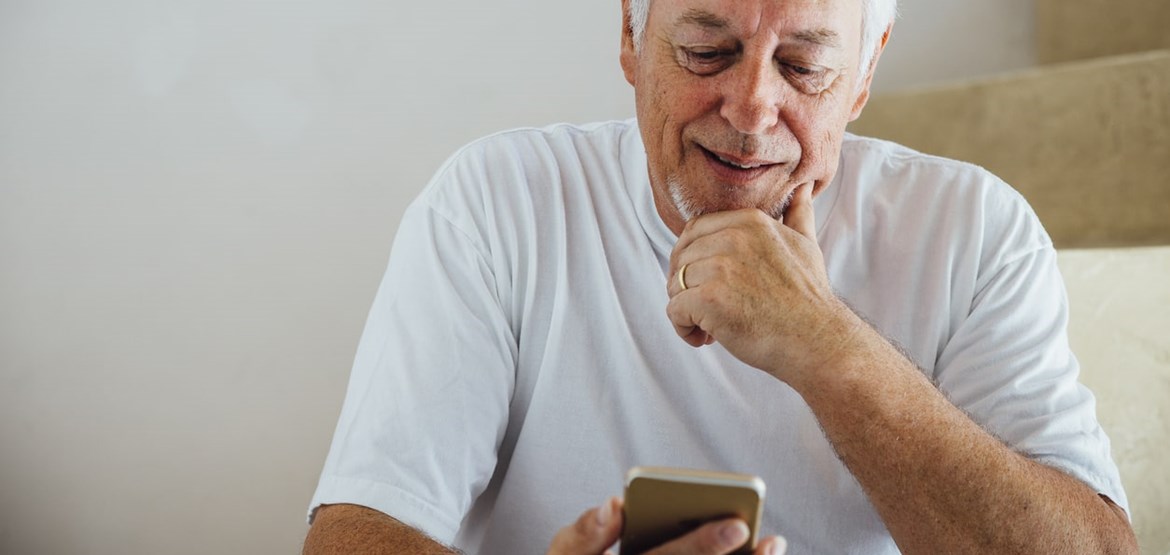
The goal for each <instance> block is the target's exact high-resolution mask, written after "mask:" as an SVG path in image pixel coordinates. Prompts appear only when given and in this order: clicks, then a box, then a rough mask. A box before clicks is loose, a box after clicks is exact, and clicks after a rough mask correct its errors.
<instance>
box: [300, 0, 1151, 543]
mask: <svg viewBox="0 0 1170 555" xmlns="http://www.w3.org/2000/svg"><path fill="white" fill-rule="evenodd" d="M894 4H895V2H894V1H893V0H656V1H654V2H650V1H649V0H625V1H624V2H623V13H624V14H625V17H624V32H623V37H622V45H621V65H622V68H623V70H624V71H625V76H626V79H627V80H628V81H629V82H630V83H631V84H632V85H633V86H634V89H635V93H636V99H637V122H636V124H635V123H633V122H611V123H604V124H596V125H590V126H584V127H574V126H564V125H563V126H553V127H549V128H546V129H541V130H521V131H512V132H508V133H503V134H499V135H495V136H492V137H489V138H487V139H484V140H481V141H478V142H476V143H473V144H472V145H470V146H468V147H466V148H464V149H463V150H461V151H460V152H459V153H457V154H456V155H455V156H454V157H453V158H452V159H451V160H450V161H448V162H447V164H446V165H445V166H444V167H443V168H442V169H441V170H440V171H439V172H438V174H437V175H436V176H435V178H434V180H433V181H432V183H431V184H430V185H429V186H428V187H427V189H426V190H425V191H424V192H423V193H422V195H421V196H420V197H419V199H418V200H417V201H416V202H415V203H414V204H413V205H412V206H411V208H410V209H409V210H408V211H407V213H406V215H405V217H404V219H403V222H402V225H401V228H400V230H399V232H398V235H397V237H396V239H395V245H394V250H393V254H392V256H391V261H390V265H389V269H388V270H387V273H386V277H385V279H384V281H383V283H382V286H381V288H380V290H379V292H378V295H377V298H376V300H375V302H374V306H373V310H372V311H371V314H370V319H369V322H368V324H367V327H366V331H365V334H364V336H363V339H362V342H361V346H360V347H359V351H358V355H357V358H356V360H355V365H354V370H353V374H352V377H351V382H350V386H349V391H348V395H347V398H346V402H345V406H344V409H343V410H342V414H341V419H340V423H339V424H338V428H337V432H336V435H335V437H334V440H333V445H332V449H331V451H330V455H329V458H328V460H327V462H326V465H325V469H324V471H323V473H322V477H321V482H320V485H319V487H318V490H317V493H316V495H315V496H314V499H313V502H312V509H311V518H312V519H313V526H312V529H311V531H310V533H309V537H308V539H307V540H306V552H313V553H330V552H410V553H423V552H427V553H429V552H435V553H443V552H448V551H447V549H448V548H446V547H443V546H444V545H452V546H454V547H455V548H457V549H464V550H467V551H470V552H476V553H536V552H540V551H544V550H545V549H546V548H547V549H548V550H549V552H551V553H563V554H568V553H581V554H584V553H589V554H597V553H602V552H603V551H605V550H606V549H608V548H610V547H611V546H612V545H613V544H614V542H615V541H616V540H617V538H618V535H619V531H620V529H621V526H622V518H623V516H622V511H621V500H620V499H617V498H611V499H609V500H608V501H604V502H602V503H601V505H600V506H598V507H596V508H594V509H589V510H587V511H585V513H584V514H582V513H581V511H582V510H583V509H585V508H587V507H589V506H591V505H594V504H596V503H597V502H598V501H599V500H600V499H603V498H604V497H605V496H607V495H612V494H613V493H617V492H619V491H620V488H621V479H622V476H623V475H624V473H625V471H626V469H627V468H629V467H631V466H634V465H660V466H682V467H692V468H702V469H712V470H727V471H735V472H743V473H751V474H756V475H759V476H761V477H763V478H764V480H765V482H766V483H767V484H768V492H769V494H768V498H767V501H766V508H765V511H764V518H763V529H764V531H765V532H766V533H770V534H781V535H783V536H784V537H785V538H786V539H787V549H788V551H789V552H790V553H897V552H899V551H901V552H907V553H967V552H992V553H1020V552H1028V553H1098V552H1110V553H1112V552H1135V551H1136V547H1135V540H1134V537H1133V533H1132V531H1131V529H1130V526H1129V524H1128V520H1127V516H1126V513H1125V511H1124V509H1123V507H1124V506H1125V494H1124V492H1123V491H1122V488H1121V485H1120V483H1119V480H1118V476H1117V470H1116V468H1115V466H1114V465H1113V463H1112V462H1111V461H1110V458H1109V447H1108V440H1107V439H1106V438H1105V436H1104V434H1103V433H1102V431H1101V429H1100V428H1099V426H1098V424H1097V422H1096V419H1095V416H1094V413H1093V410H1094V409H1093V400H1092V396H1091V395H1090V394H1089V393H1088V392H1087V391H1086V390H1085V389H1084V388H1083V387H1081V386H1079V385H1078V384H1077V383H1076V374H1077V363H1076V360H1075V358H1073V356H1072V354H1071V353H1070V352H1069V349H1068V345H1067V340H1066V336H1065V322H1066V316H1067V309H1066V304H1065V299H1064V295H1063V286H1062V284H1061V281H1060V277H1059V275H1058V273H1057V270H1056V266H1055V252H1054V251H1053V248H1052V244H1051V242H1050V241H1049V239H1048V237H1047V235H1046V234H1045V232H1044V231H1043V229H1042V228H1041V227H1040V225H1039V223H1038V222H1037V221H1036V218H1035V216H1034V215H1033V213H1032V212H1031V210H1030V209H1029V208H1028V206H1027V205H1026V203H1025V202H1024V201H1023V200H1022V199H1021V198H1020V197H1019V195H1018V194H1016V193H1015V192H1014V191H1012V190H1011V189H1010V188H1008V187H1007V186H1006V185H1004V184H1003V183H1002V182H1000V181H998V180H997V179H995V178H994V177H993V176H990V175H988V174H987V173H986V172H984V171H982V170H980V169H979V168H976V167H973V166H970V165H966V164H962V163H957V162H952V161H948V160H942V159H938V158H934V157H930V156H925V155H921V154H918V153H915V152H913V151H910V150H908V149H905V148H902V147H899V146H897V145H893V144H890V143H886V142H881V141H875V140H870V139H863V138H859V137H853V136H849V135H847V134H846V133H845V126H846V124H847V123H848V122H849V121H851V120H853V119H854V118H856V117H857V116H858V115H859V114H860V113H861V110H862V108H863V107H864V105H865V103H866V100H867V98H868V95H869V84H870V80H871V78H872V76H873V70H874V67H875V65H876V63H877V59H878V57H879V55H880V54H881V51H882V49H883V48H884V46H885V44H886V40H887V38H888V36H889V32H890V26H891V23H892V21H893V15H894V9H895V6H894ZM574 520H575V522H574ZM566 524H567V526H566ZM558 529H559V530H560V531H559V532H557V530H558ZM745 539H746V528H745V526H744V523H742V522H740V521H737V520H734V519H731V520H726V521H719V522H712V523H709V524H707V525H705V526H702V527H700V528H698V529H696V530H695V531H693V532H691V533H690V534H688V535H686V536H683V537H681V538H678V539H677V540H674V541H673V542H672V543H669V544H666V545H664V546H662V547H661V548H660V549H659V550H657V551H656V552H657V553H730V552H732V551H735V550H736V548H738V547H740V546H741V545H742V544H743V543H744V541H745ZM783 544H784V541H783V540H781V539H779V538H778V537H768V538H767V539H765V540H764V541H762V542H761V543H760V544H759V546H758V549H757V552H758V553H778V552H780V551H783V549H784V547H783Z"/></svg>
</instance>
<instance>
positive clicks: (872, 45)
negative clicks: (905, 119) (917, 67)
mask: <svg viewBox="0 0 1170 555" xmlns="http://www.w3.org/2000/svg"><path fill="white" fill-rule="evenodd" d="M861 1H862V3H863V4H864V11H863V12H862V15H861V65H860V69H861V71H862V73H864V72H866V71H869V66H870V64H871V63H873V59H874V56H876V55H877V50H878V39H880V38H881V36H882V34H883V33H885V32H886V27H889V26H890V24H892V23H893V22H894V19H895V18H896V17H898V0H861ZM629 15H630V28H631V29H632V30H633V35H634V48H635V49H637V50H641V49H642V38H643V36H645V34H646V20H647V19H649V17H650V0H630V14H629Z"/></svg>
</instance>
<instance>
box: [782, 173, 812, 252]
mask: <svg viewBox="0 0 1170 555" xmlns="http://www.w3.org/2000/svg"><path fill="white" fill-rule="evenodd" d="M812 190H813V184H812V183H808V184H805V185H801V186H799V187H797V188H796V192H794V193H793V195H792V201H791V202H789V203H788V210H785V211H784V218H783V220H782V221H783V222H784V225H786V226H788V227H790V228H792V229H793V230H795V231H796V232H797V233H799V234H801V235H804V236H805V237H808V238H809V239H812V240H813V242H816V240H817V215H816V212H815V211H814V210H813V203H812Z"/></svg>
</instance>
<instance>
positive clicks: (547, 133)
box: [452, 120, 637, 159]
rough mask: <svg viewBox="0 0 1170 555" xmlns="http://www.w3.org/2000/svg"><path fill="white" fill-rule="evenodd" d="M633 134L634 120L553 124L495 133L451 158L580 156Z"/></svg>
mask: <svg viewBox="0 0 1170 555" xmlns="http://www.w3.org/2000/svg"><path fill="white" fill-rule="evenodd" d="M631 130H633V131H634V132H637V123H636V122H635V121H634V120H611V121H600V122H594V123H584V124H577V123H555V124H551V125H546V126H543V127H517V128H512V129H506V130H503V131H498V132H495V133H492V134H490V135H486V136H483V137H481V138H479V139H476V140H474V141H471V142H470V143H468V144H467V145H466V146H464V147H463V148H461V149H459V151H457V152H456V153H455V155H454V156H453V157H452V158H453V159H458V158H460V157H461V156H464V155H467V154H471V155H473V156H474V155H489V156H499V155H507V156H510V157H524V156H526V155H528V154H534V153H541V152H545V151H552V152H554V153H556V154H559V155H570V156H572V155H582V154H586V153H589V152H591V151H596V150H597V149H604V148H608V147H613V148H617V147H618V145H620V143H621V141H622V139H623V137H625V135H626V133H628V132H630V131H631Z"/></svg>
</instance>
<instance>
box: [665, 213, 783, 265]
mask: <svg viewBox="0 0 1170 555" xmlns="http://www.w3.org/2000/svg"><path fill="white" fill-rule="evenodd" d="M753 218H760V219H768V220H770V219H771V218H769V217H768V215H767V214H765V213H763V212H761V211H760V210H757V209H755V208H744V209H742V210H731V211H727V212H711V213H708V214H703V215H702V216H699V217H696V218H692V219H691V220H689V221H687V225H686V227H684V228H683V231H682V233H681V234H680V235H679V236H678V242H677V243H675V244H674V250H673V251H672V252H671V253H670V268H671V271H672V272H677V271H678V268H679V266H680V265H682V262H680V261H679V254H680V253H682V252H684V251H686V250H687V249H688V248H689V247H690V246H691V244H692V243H694V242H695V241H697V240H699V239H700V238H702V237H706V236H707V235H710V234H712V233H715V232H717V231H720V230H723V229H726V228H728V227H732V226H734V225H739V224H742V223H745V222H748V221H752V219H753Z"/></svg>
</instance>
